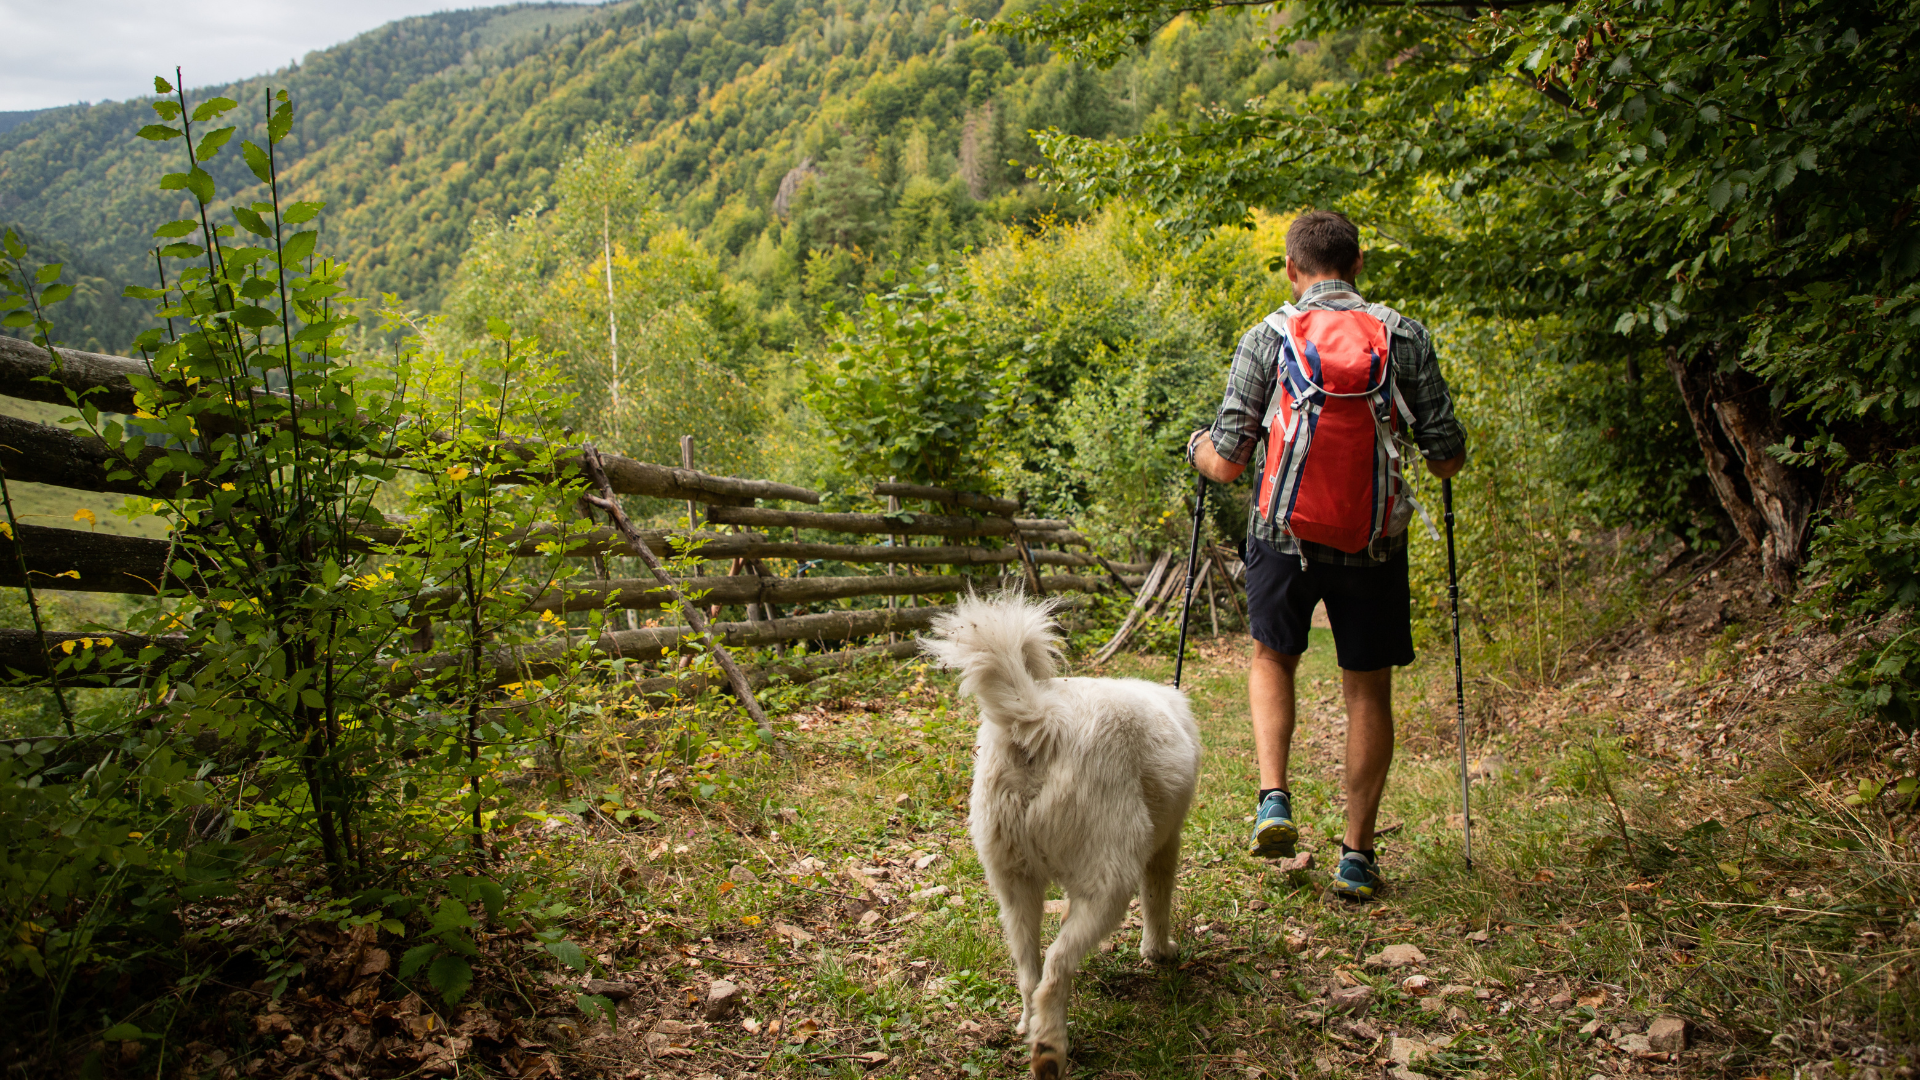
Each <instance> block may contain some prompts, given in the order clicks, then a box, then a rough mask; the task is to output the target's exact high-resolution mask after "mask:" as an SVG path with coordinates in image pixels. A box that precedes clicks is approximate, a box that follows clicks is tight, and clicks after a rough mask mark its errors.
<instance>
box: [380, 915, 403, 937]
mask: <svg viewBox="0 0 1920 1080" xmlns="http://www.w3.org/2000/svg"><path fill="white" fill-rule="evenodd" d="M380 929H382V930H385V931H386V932H387V933H389V934H392V935H394V936H395V937H399V936H400V935H401V934H404V933H406V932H407V924H406V923H403V922H401V921H400V920H399V919H381V920H380Z"/></svg>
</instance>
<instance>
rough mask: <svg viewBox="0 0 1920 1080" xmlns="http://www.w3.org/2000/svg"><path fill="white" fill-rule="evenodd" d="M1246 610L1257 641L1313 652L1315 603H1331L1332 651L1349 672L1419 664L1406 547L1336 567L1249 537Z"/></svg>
mask: <svg viewBox="0 0 1920 1080" xmlns="http://www.w3.org/2000/svg"><path fill="white" fill-rule="evenodd" d="M1243 553H1244V554H1245V556H1246V562H1247V614H1248V616H1250V620H1251V622H1252V623H1253V626H1252V627H1251V629H1252V632H1253V639H1254V640H1255V641H1258V642H1259V643H1260V644H1262V645H1265V646H1266V647H1267V648H1269V649H1272V650H1273V651H1274V652H1277V653H1285V654H1287V655H1289V656H1299V655H1300V654H1301V653H1304V652H1306V651H1307V631H1308V629H1309V628H1310V627H1311V626H1312V625H1313V608H1314V605H1316V604H1318V603H1319V602H1321V601H1322V600H1324V601H1326V604H1327V621H1328V622H1329V623H1332V624H1333V649H1334V653H1335V655H1336V656H1337V657H1338V658H1339V661H1340V666H1341V667H1343V668H1345V669H1347V670H1348V671H1378V670H1379V669H1381V668H1384V667H1401V666H1404V665H1407V664H1411V663H1413V596H1412V592H1411V590H1410V589H1409V588H1408V586H1407V549H1406V548H1404V547H1403V548H1401V549H1400V551H1399V553H1398V554H1396V555H1394V557H1393V558H1391V559H1389V560H1387V561H1386V562H1383V563H1379V564H1377V565H1374V566H1336V565H1334V564H1332V563H1324V562H1318V563H1317V562H1309V563H1307V566H1306V568H1305V569H1301V566H1300V556H1298V555H1284V554H1281V553H1280V552H1278V551H1276V550H1274V548H1273V547H1272V546H1271V545H1269V544H1267V543H1266V542H1264V541H1262V540H1259V539H1256V538H1254V537H1251V536H1249V537H1247V543H1246V547H1245V549H1244V552H1243Z"/></svg>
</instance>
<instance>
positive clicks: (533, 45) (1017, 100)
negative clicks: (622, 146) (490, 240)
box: [0, 0, 1340, 349]
mask: <svg viewBox="0 0 1920 1080" xmlns="http://www.w3.org/2000/svg"><path fill="white" fill-rule="evenodd" d="M995 10H996V9H995V7H994V5H992V4H990V3H984V2H975V3H972V4H968V5H962V6H960V7H957V8H949V7H947V6H945V5H943V4H940V3H925V2H919V0H907V2H899V3H896V2H891V0H869V2H850V3H837V4H833V5H810V4H803V3H795V2H792V0H773V2H771V3H762V2H759V0H752V2H747V3H737V4H736V3H721V4H697V5H696V4H671V3H651V2H646V0H638V2H633V3H626V4H614V5H608V6H605V7H596V8H582V7H573V6H566V5H522V6H515V7H505V8H488V9H476V10H469V11H461V12H450V13H443V14H436V15H431V16H423V17H419V18H413V19H407V20H403V21H400V22H396V23H392V24H390V25H388V26H385V27H382V28H380V29H379V30H376V31H372V32H370V33H367V34H363V35H361V36H360V37H358V38H355V39H354V40H352V41H350V42H347V43H346V44H343V45H340V46H337V47H335V48H332V49H327V50H324V51H320V52H316V53H312V54H310V55H309V56H307V58H306V59H305V60H304V61H303V62H301V63H300V64H299V65H297V66H295V67H292V68H288V69H284V70H280V71H276V72H273V73H271V74H268V75H264V76H261V77H260V78H257V79H252V80H247V81H245V82H242V83H237V84H234V85H230V86H221V87H212V88H208V89H206V90H205V91H201V92H200V93H202V94H204V95H208V96H211V95H222V96H226V97H230V98H232V99H234V100H236V101H238V102H239V103H240V107H239V109H237V110H235V112H234V113H233V114H232V115H233V117H234V118H236V119H234V120H233V122H236V123H237V124H238V125H239V128H240V136H241V137H246V134H247V133H248V132H249V131H251V130H252V129H253V128H254V127H257V126H258V125H259V124H260V122H261V117H262V115H263V112H262V110H263V108H264V105H263V94H264V93H265V91H266V89H267V88H268V87H269V86H271V87H274V88H276V89H277V88H283V87H284V88H286V89H288V90H289V91H290V93H291V96H292V99H293V101H294V104H295V109H296V112H297V113H298V115H299V117H300V121H299V123H298V124H297V125H296V129H297V131H298V134H297V135H296V136H294V137H293V138H292V139H290V140H289V141H288V142H287V143H286V144H284V147H283V148H277V151H278V152H280V153H282V154H284V155H285V157H284V158H283V159H282V162H281V164H282V168H283V169H285V170H286V173H287V175H288V177H289V179H290V182H291V184H292V192H291V193H292V194H293V195H294V196H295V197H298V198H303V199H314V200H323V201H326V202H327V203H328V204H329V206H330V208H331V209H330V213H329V224H328V226H327V228H328V236H327V246H328V248H329V249H330V250H331V251H332V252H333V253H334V254H335V255H336V257H338V258H340V259H342V260H343V261H344V262H345V263H346V264H347V265H348V266H349V267H350V268H351V270H350V273H351V277H350V282H351V285H352V287H353V288H354V289H355V290H357V291H358V293H359V294H360V295H366V296H372V295H376V294H377V293H380V292H392V293H396V294H398V295H399V297H400V298H401V301H402V302H403V303H404V304H406V305H409V306H412V307H417V308H421V309H424V310H429V311H431V310H434V309H435V308H437V307H438V305H439V303H440V301H441V299H442V298H443V296H444V295H445V290H446V288H447V286H448V283H449V281H450V279H451V276H452V274H453V271H454V269H455V268H456V266H457V265H458V264H459V261H460V258H461V255H462V253H463V251H464V250H465V249H466V247H467V242H468V236H469V230H470V228H471V227H472V226H473V224H474V223H475V222H476V221H486V220H498V219H504V218H506V217H508V216H510V215H512V214H514V213H517V212H520V211H523V210H527V209H529V208H533V207H536V206H539V205H542V204H543V203H544V204H550V203H551V202H552V201H553V192H552V187H553V184H554V182H555V180H556V178H557V176H558V173H559V171H560V168H561V165H562V163H563V162H564V160H565V159H566V158H567V156H568V155H569V153H570V151H571V150H572V148H574V147H576V146H577V145H578V144H579V143H580V141H581V140H582V139H583V138H584V137H585V136H586V134H587V133H588V132H589V131H591V130H594V129H596V128H606V129H608V130H609V131H611V132H612V133H614V134H615V135H617V136H618V137H620V138H621V139H623V140H630V141H631V142H632V143H633V144H634V145H635V147H636V148H637V155H638V164H639V176H640V180H641V182H642V187H643V189H644V191H645V193H646V195H647V197H648V198H650V199H652V200H654V201H655V202H656V203H657V205H658V207H659V208H660V209H661V210H662V211H664V212H665V214H666V215H667V217H668V218H669V219H670V220H672V221H674V222H676V223H679V224H681V225H683V226H685V227H686V228H688V229H690V230H692V232H693V233H694V235H695V236H696V237H698V238H699V239H701V240H702V241H703V242H704V243H705V244H706V245H707V247H708V248H709V249H710V250H712V251H714V252H715V253H716V254H718V255H721V256H723V257H724V258H725V259H726V260H727V261H728V262H729V264H730V266H729V273H730V276H732V277H735V278H740V279H744V280H749V281H752V282H753V283H755V290H756V293H758V292H760V291H764V292H765V293H766V300H767V301H769V302H770V303H769V304H767V305H761V304H759V303H754V304H753V305H752V306H754V307H757V308H758V307H763V306H764V307H766V308H768V309H769V310H772V309H777V308H778V307H779V306H781V305H782V304H783V303H789V302H792V303H798V302H802V301H805V302H808V303H811V304H817V303H818V302H819V301H823V300H827V299H845V298H848V297H851V296H853V295H855V294H856V293H855V290H856V288H857V286H858V284H859V283H860V282H862V281H864V280H866V278H867V277H868V275H869V273H870V272H871V271H872V270H873V269H874V267H875V264H876V261H877V262H879V263H884V264H886V265H888V266H893V265H898V264H900V263H902V262H903V261H906V260H910V259H912V258H915V257H919V256H924V255H931V254H937V253H939V252H942V251H946V250H949V249H951V248H953V247H956V246H959V245H962V244H966V243H976V244H977V243H984V242H986V241H988V240H990V239H991V238H992V237H993V236H994V235H995V233H996V230H997V228H998V226H999V225H1000V223H1003V222H1010V221H1014V220H1020V219H1030V218H1032V217H1033V216H1035V215H1038V214H1042V213H1047V212H1052V211H1053V210H1054V208H1055V202H1056V196H1053V195H1051V194H1041V193H1039V192H1038V191H1037V190H1035V189H1033V188H1032V187H1031V185H1030V184H1028V183H1027V182H1026V181H1025V180H1024V179H1023V175H1022V174H1023V168H1022V164H1021V163H1030V162H1032V161H1034V160H1035V159H1036V153H1035V150H1034V147H1033V146H1032V143H1031V140H1030V139H1029V138H1028V137H1027V135H1026V132H1027V131H1028V129H1030V128H1036V127H1048V126H1057V127H1059V128H1061V129H1062V130H1064V131H1068V132H1072V133H1075V134H1080V135H1086V136H1090V137H1102V136H1105V135H1109V134H1121V135H1125V134H1134V133H1138V132H1140V131H1142V130H1145V129H1148V128H1150V127H1152V126H1153V125H1154V124H1156V123H1157V122H1160V121H1162V120H1165V119H1167V118H1168V117H1170V116H1172V115H1173V114H1175V113H1177V112H1179V111H1181V110H1184V109H1190V108H1192V107H1194V106H1196V105H1199V104H1210V103H1215V102H1222V101H1229V100H1231V101H1239V100H1244V99H1246V98H1248V97H1251V96H1255V95H1258V94H1261V93H1264V92H1267V91H1269V90H1272V89H1273V88H1274V87H1276V86H1281V85H1283V84H1286V83H1292V84H1294V85H1296V86H1301V87H1304V86H1308V85H1311V84H1313V83H1315V82H1317V81H1321V80H1324V79H1326V78H1328V77H1330V76H1335V75H1338V74H1339V70H1340V61H1339V59H1338V57H1337V56H1336V55H1335V54H1334V53H1333V52H1326V53H1320V54H1316V55H1313V56H1308V57H1304V58H1300V57H1293V56H1287V55H1280V56H1275V55H1273V54H1272V53H1271V52H1269V51H1268V50H1267V49H1266V48H1265V47H1264V46H1263V44H1262V43H1261V41H1260V39H1259V37H1258V36H1257V35H1256V34H1254V33H1252V32H1251V31H1253V30H1254V29H1255V27H1256V24H1255V23H1254V22H1253V21H1240V20H1224V21H1216V22H1214V23H1212V24H1210V25H1208V26H1207V27H1204V28H1199V29H1195V28H1191V27H1189V28H1183V29H1181V30H1178V31H1176V32H1172V33H1168V34H1165V35H1163V36H1162V41H1161V42H1160V43H1159V44H1158V45H1157V46H1156V47H1155V48H1154V49H1151V50H1149V51H1148V52H1147V53H1146V54H1145V55H1143V56H1142V57H1140V58H1139V59H1137V60H1130V61H1128V62H1127V63H1124V64H1121V65H1119V66H1118V67H1115V68H1113V69H1112V70H1110V71H1095V70H1093V69H1092V68H1089V67H1086V66H1083V65H1079V64H1076V63H1073V62H1070V61H1067V60H1064V59H1060V58H1057V57H1055V56H1053V54H1052V53H1050V52H1049V51H1048V50H1047V49H1045V48H1044V47H1042V46H1023V45H1020V44H1018V43H1014V42H1010V41H1008V40H1006V39H1002V38H993V37H989V36H987V35H986V34H983V33H981V32H979V31H977V30H976V29H975V20H976V19H977V18H980V17H989V16H992V15H993V14H994V13H995ZM156 74H160V73H156ZM164 74H166V75H168V76H169V78H171V76H172V73H171V72H166V73H164ZM192 75H193V73H192V72H191V71H189V72H185V76H186V77H187V79H188V80H189V82H191V79H192ZM150 120H151V116H150V114H149V111H148V109H147V104H146V102H145V101H144V100H142V101H128V102H117V103H103V104H99V105H93V106H74V107H71V108H66V109H57V110H49V111H47V112H46V113H44V114H40V115H36V116H35V117H33V118H31V119H30V120H28V121H27V122H25V123H23V124H21V125H19V126H18V127H16V128H14V129H12V130H10V131H6V132H3V133H0V220H5V221H7V222H9V223H12V224H14V225H16V226H18V227H19V228H20V229H21V230H22V232H23V233H24V234H25V235H27V236H28V237H29V238H33V239H38V240H40V241H42V242H45V243H48V244H51V245H53V247H54V248H56V249H60V250H61V251H62V252H63V253H65V254H67V255H68V256H69V262H70V265H71V267H72V269H73V270H74V271H75V272H77V273H78V274H80V275H83V276H84V277H85V278H87V279H90V280H92V281H93V282H94V291H95V292H96V293H100V294H101V297H102V298H101V299H98V300H96V301H94V302H93V303H92V305H91V306H90V307H89V308H88V309H87V310H85V311H82V310H80V309H78V308H76V309H72V314H70V315H69V320H68V324H67V325H63V327H62V328H61V329H62V336H64V337H66V338H67V339H68V340H70V341H72V342H73V343H74V344H78V345H85V344H88V343H90V342H91V343H95V344H98V345H100V346H101V347H104V348H108V349H115V348H121V347H124V345H125V342H126V341H127V340H129V339H130V338H131V337H132V334H133V333H134V332H136V331H137V329H138V327H139V325H140V323H139V316H138V313H137V312H135V311H134V310H133V309H132V308H130V307H128V306H126V305H124V304H121V303H120V302H118V301H116V300H114V299H112V297H113V296H114V295H117V294H118V292H119V288H120V286H121V285H122V284H125V283H138V284H142V285H146V284H151V281H152V278H153V274H154V270H153V266H152V261H151V257H150V256H149V255H148V251H149V250H150V248H151V246H152V241H151V240H150V239H149V238H148V237H147V235H146V233H147V231H148V230H149V229H150V227H151V226H147V225H146V223H158V222H161V221H165V220H168V219H170V218H175V217H179V216H181V213H182V211H181V210H180V206H179V204H178V203H176V202H175V201H174V199H173V195H172V193H163V192H160V191H158V190H156V189H155V187H154V181H156V180H157V179H158V177H159V176H160V175H161V173H162V172H164V171H166V170H165V168H164V167H163V159H164V158H165V155H166V154H167V152H168V148H167V147H164V146H162V145H159V144H153V143H147V142H144V141H143V140H141V139H139V138H137V137H136V135H135V133H136V132H137V131H138V130H139V129H140V127H141V126H142V125H144V124H146V123H147V122H149V121H150ZM208 168H209V170H210V171H211V172H212V174H213V176H214V177H215V179H216V181H217V182H218V183H219V184H220V186H221V189H222V190H223V191H227V192H232V193H234V194H235V195H236V196H238V197H241V198H246V197H249V195H250V194H251V193H250V192H248V190H247V188H248V187H249V185H251V184H252V183H253V181H252V179H251V177H250V176H249V175H248V174H247V172H246V170H245V167H244V165H243V164H242V163H241V162H240V161H239V159H238V158H237V157H235V156H233V155H227V156H225V157H222V158H218V159H215V160H214V161H213V162H212V163H210V164H209V166H208ZM810 176H811V177H817V180H818V182H817V183H815V184H811V185H805V184H802V183H801V181H802V180H804V179H806V178H808V177H810ZM143 226H145V227H143ZM816 253H824V254H825V255H826V256H827V258H826V260H825V261H823V262H822V263H821V264H820V265H817V266H812V267H810V266H809V262H810V260H811V258H812V256H814V255H815V254H816ZM76 318H79V319H81V320H82V321H80V322H78V323H76V322H74V320H75V319H76Z"/></svg>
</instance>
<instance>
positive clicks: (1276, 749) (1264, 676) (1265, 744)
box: [1247, 641, 1392, 798]
mask: <svg viewBox="0 0 1920 1080" xmlns="http://www.w3.org/2000/svg"><path fill="white" fill-rule="evenodd" d="M1299 666H1300V658H1299V657H1298V656H1289V655H1288V654H1286V653H1283V652H1275V651H1274V650H1272V649H1269V648H1267V647H1266V646H1265V645H1262V644H1260V643H1259V642H1257V641H1256V642H1254V643H1253V664H1252V665H1251V667H1249V668H1248V670H1247V707H1248V710H1249V711H1250V712H1251V713H1252V714H1253V754H1254V758H1255V759H1256V760H1257V761H1258V763H1259V766H1260V788H1261V790H1263V791H1264V790H1266V789H1267V788H1284V787H1286V786H1287V757H1288V755H1289V754H1290V752H1291V751H1292V749H1293V717H1294V696H1293V674H1294V671H1295V670H1296V669H1298V668H1299ZM1389 722H1391V721H1389ZM1388 741H1389V743H1391V741H1392V740H1391V738H1389V740H1388ZM1376 798H1378V796H1377V795H1376Z"/></svg>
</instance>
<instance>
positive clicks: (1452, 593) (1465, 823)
mask: <svg viewBox="0 0 1920 1080" xmlns="http://www.w3.org/2000/svg"><path fill="white" fill-rule="evenodd" d="M1440 500H1441V502H1442V503H1443V504H1445V509H1446V515H1445V516H1446V519H1447V601H1448V602H1449V603H1451V604H1452V605H1453V703H1454V706H1455V708H1456V709H1457V710H1458V712H1459V714H1460V836H1461V839H1462V841H1463V842H1464V843H1465V844H1466V852H1467V869H1469V870H1471V869H1473V811H1472V809H1471V807H1470V805H1469V803H1468V799H1467V789H1468V786H1469V781H1468V777H1467V681H1466V676H1465V674H1463V672H1462V671H1461V667H1460V570H1459V566H1458V564H1457V563H1456V562H1455V561H1454V556H1453V481H1452V480H1451V479H1446V480H1442V481H1440ZM1174 685H1175V686H1178V685H1180V684H1179V683H1178V682H1175V683H1174Z"/></svg>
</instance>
